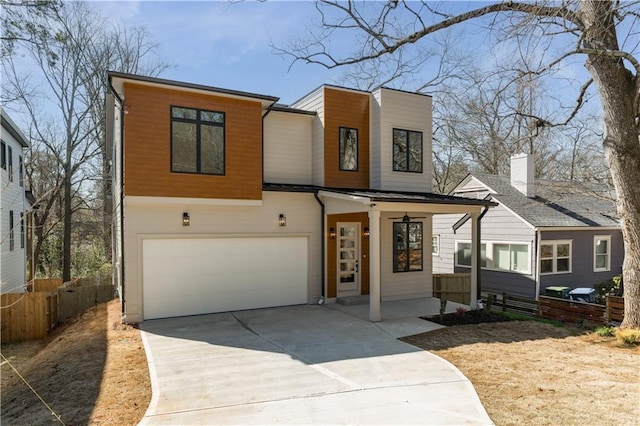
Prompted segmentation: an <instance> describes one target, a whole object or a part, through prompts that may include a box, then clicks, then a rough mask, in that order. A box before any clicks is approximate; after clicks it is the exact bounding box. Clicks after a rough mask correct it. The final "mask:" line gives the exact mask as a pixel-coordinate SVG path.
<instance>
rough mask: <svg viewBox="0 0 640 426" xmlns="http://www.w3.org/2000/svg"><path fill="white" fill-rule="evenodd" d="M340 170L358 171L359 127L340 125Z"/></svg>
mask: <svg viewBox="0 0 640 426" xmlns="http://www.w3.org/2000/svg"><path fill="white" fill-rule="evenodd" d="M339 160H340V170H346V171H353V172H357V171H358V129H350V128H348V127H340V159H339Z"/></svg>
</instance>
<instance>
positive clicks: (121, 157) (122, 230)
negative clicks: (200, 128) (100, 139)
mask: <svg viewBox="0 0 640 426" xmlns="http://www.w3.org/2000/svg"><path fill="white" fill-rule="evenodd" d="M108 87H109V91H110V92H111V94H112V95H113V97H114V98H115V99H116V100H117V101H118V104H120V141H119V143H120V213H121V214H120V254H121V255H122V259H121V260H120V270H121V272H120V280H121V281H120V287H121V289H122V294H121V295H120V298H121V300H122V312H121V313H122V318H123V320H124V319H125V318H126V314H125V312H126V311H125V304H126V298H125V293H126V291H125V285H124V283H125V279H124V271H125V269H124V268H125V265H124V263H125V262H124V149H123V143H122V141H123V140H124V100H123V99H122V98H121V97H120V95H118V92H117V91H116V89H115V88H114V87H113V85H112V84H111V77H109V85H108ZM114 146H115V144H114Z"/></svg>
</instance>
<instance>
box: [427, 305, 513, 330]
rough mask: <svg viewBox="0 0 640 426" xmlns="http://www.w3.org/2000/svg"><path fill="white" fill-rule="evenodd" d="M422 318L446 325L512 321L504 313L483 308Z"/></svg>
mask: <svg viewBox="0 0 640 426" xmlns="http://www.w3.org/2000/svg"><path fill="white" fill-rule="evenodd" d="M420 318H422V319H423V320H427V321H431V322H435V323H437V324H441V325H446V326H452V325H467V324H482V323H485V322H503V321H512V319H511V318H507V317H505V316H504V315H500V314H496V313H494V312H490V311H485V310H483V309H481V310H476V311H464V312H453V313H450V314H444V315H443V316H442V317H440V315H432V316H428V317H420Z"/></svg>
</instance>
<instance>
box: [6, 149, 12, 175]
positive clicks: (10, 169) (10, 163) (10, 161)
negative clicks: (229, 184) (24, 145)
mask: <svg viewBox="0 0 640 426" xmlns="http://www.w3.org/2000/svg"><path fill="white" fill-rule="evenodd" d="M7 165H8V167H9V168H8V171H9V181H11V182H13V150H12V149H11V147H10V146H8V147H7Z"/></svg>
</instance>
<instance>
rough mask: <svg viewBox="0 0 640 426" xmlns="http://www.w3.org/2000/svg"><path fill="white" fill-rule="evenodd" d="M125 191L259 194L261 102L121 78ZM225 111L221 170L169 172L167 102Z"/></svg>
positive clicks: (238, 196) (192, 195)
mask: <svg viewBox="0 0 640 426" xmlns="http://www.w3.org/2000/svg"><path fill="white" fill-rule="evenodd" d="M124 98H125V100H124V104H125V110H126V112H127V113H126V115H125V118H124V191H125V194H126V195H140V196H157V197H189V198H228V199H250V200H259V199H261V198H262V107H261V104H260V103H259V102H251V101H245V100H238V99H229V98H224V97H218V96H213V95H204V94H199V93H189V92H183V91H179V90H171V89H165V88H158V87H151V86H145V85H140V84H133V83H125V89H124ZM171 105H174V106H184V107H191V108H201V109H208V110H213V111H223V112H225V120H226V123H225V175H224V176H211V175H200V174H188V173H172V172H171V116H170V106H171Z"/></svg>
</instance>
